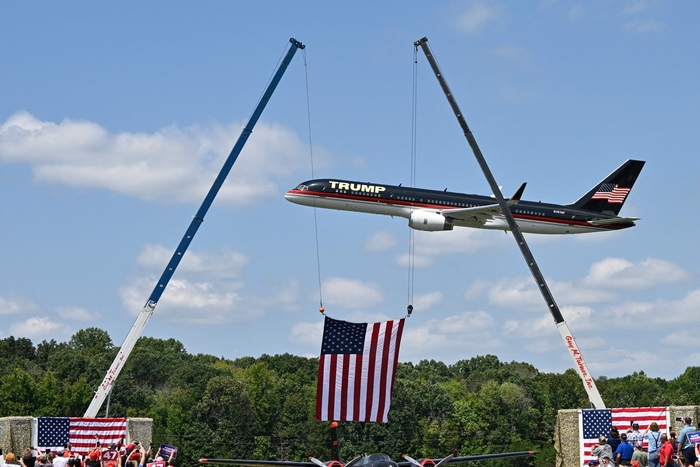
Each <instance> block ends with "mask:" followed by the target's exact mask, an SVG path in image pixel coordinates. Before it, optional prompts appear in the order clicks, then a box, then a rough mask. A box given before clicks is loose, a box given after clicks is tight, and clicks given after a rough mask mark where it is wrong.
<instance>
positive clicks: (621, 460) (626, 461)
mask: <svg viewBox="0 0 700 467" xmlns="http://www.w3.org/2000/svg"><path fill="white" fill-rule="evenodd" d="M633 454H634V447H632V445H631V444H630V443H628V442H627V434H626V433H622V434H620V445H619V446H618V447H617V449H616V450H615V462H616V463H617V465H630V462H632V455H633Z"/></svg>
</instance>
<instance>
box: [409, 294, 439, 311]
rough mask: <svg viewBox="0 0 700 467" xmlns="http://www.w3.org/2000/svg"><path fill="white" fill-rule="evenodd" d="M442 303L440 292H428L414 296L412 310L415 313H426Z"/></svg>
mask: <svg viewBox="0 0 700 467" xmlns="http://www.w3.org/2000/svg"><path fill="white" fill-rule="evenodd" d="M441 301H442V292H430V293H426V294H422V295H416V296H415V297H414V298H413V309H414V310H415V311H417V312H421V311H426V310H429V309H430V308H432V307H434V306H435V305H437V304H438V303H440V302H441Z"/></svg>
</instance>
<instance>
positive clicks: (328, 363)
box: [323, 355, 332, 415]
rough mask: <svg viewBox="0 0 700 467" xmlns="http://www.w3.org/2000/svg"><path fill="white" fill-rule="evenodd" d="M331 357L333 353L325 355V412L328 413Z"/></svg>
mask: <svg viewBox="0 0 700 467" xmlns="http://www.w3.org/2000/svg"><path fill="white" fill-rule="evenodd" d="M331 357H332V355H323V408H324V410H323V413H324V415H325V414H327V413H328V398H329V397H330V394H329V393H330V391H329V384H330V380H331V378H330V374H331Z"/></svg>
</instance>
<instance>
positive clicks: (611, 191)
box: [591, 183, 632, 204]
mask: <svg viewBox="0 0 700 467" xmlns="http://www.w3.org/2000/svg"><path fill="white" fill-rule="evenodd" d="M631 189H632V188H631V187H630V188H620V186H619V185H617V184H616V183H601V184H600V186H599V187H598V191H596V192H595V193H594V194H593V197H592V198H591V199H604V200H607V202H608V203H610V204H622V203H624V202H625V198H626V197H627V194H628V193H629V192H630V190H631Z"/></svg>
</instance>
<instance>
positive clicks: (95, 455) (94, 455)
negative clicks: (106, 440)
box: [90, 451, 100, 461]
mask: <svg viewBox="0 0 700 467" xmlns="http://www.w3.org/2000/svg"><path fill="white" fill-rule="evenodd" d="M99 458H100V453H99V451H92V452H91V453H90V460H93V461H96V460H97V459H99Z"/></svg>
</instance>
